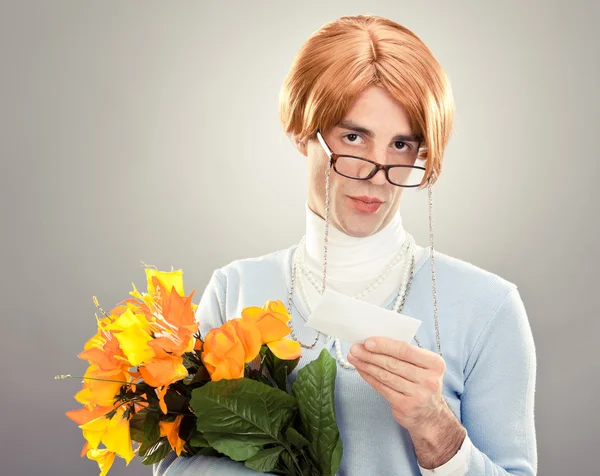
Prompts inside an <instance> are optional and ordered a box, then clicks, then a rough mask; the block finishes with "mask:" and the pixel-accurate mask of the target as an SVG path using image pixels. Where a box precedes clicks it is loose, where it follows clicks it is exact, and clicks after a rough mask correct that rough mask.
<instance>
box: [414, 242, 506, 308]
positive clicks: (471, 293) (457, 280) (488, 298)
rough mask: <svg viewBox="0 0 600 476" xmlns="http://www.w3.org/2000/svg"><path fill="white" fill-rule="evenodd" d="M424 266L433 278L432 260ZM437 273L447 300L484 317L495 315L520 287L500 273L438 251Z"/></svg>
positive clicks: (440, 287) (436, 276)
mask: <svg viewBox="0 0 600 476" xmlns="http://www.w3.org/2000/svg"><path fill="white" fill-rule="evenodd" d="M425 253H426V256H429V250H428V249H425ZM423 268H425V269H423V270H422V274H423V275H424V277H426V278H427V280H431V264H430V261H429V259H427V260H426V262H425V263H424V264H423ZM434 272H435V281H436V287H437V288H438V291H439V292H440V293H441V294H442V295H443V299H444V302H445V303H446V304H447V305H456V306H457V307H459V308H462V309H464V310H465V311H467V310H468V311H471V312H473V313H474V314H475V315H477V316H479V318H480V319H481V317H482V316H491V315H492V314H493V313H494V312H495V311H496V310H497V309H498V307H499V306H500V305H502V303H503V302H504V301H505V300H506V298H507V297H508V296H509V295H511V293H513V291H515V290H516V289H517V284H516V283H514V282H512V281H509V280H508V279H506V278H504V277H502V276H500V275H498V274H497V273H494V272H492V271H489V270H486V269H484V268H482V267H480V266H478V265H476V264H473V263H471V262H469V261H466V260H464V259H460V258H457V257H454V256H450V255H448V254H446V253H442V252H440V251H437V250H436V251H435V254H434ZM513 294H514V293H513ZM465 306H466V307H467V308H468V309H465Z"/></svg>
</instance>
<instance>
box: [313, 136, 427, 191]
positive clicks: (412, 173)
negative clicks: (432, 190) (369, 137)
mask: <svg viewBox="0 0 600 476" xmlns="http://www.w3.org/2000/svg"><path fill="white" fill-rule="evenodd" d="M317 139H319V142H320V143H321V146H322V147H323V149H324V150H325V153H326V154H327V156H328V157H329V166H330V167H331V166H333V170H335V172H337V173H338V174H340V175H342V176H343V177H347V178H350V179H354V180H369V179H371V178H373V177H374V176H375V174H376V173H377V172H379V171H380V170H383V171H384V173H385V178H386V179H387V181H388V182H389V183H391V184H392V185H395V186H397V187H418V186H419V185H421V183H422V182H423V178H424V177H425V171H426V168H425V164H426V160H425V159H420V158H419V146H416V147H413V148H412V150H408V151H407V152H406V153H405V154H404V156H403V159H402V160H403V161H404V162H406V163H405V164H391V165H382V164H379V163H377V162H374V161H372V160H369V159H365V158H364V157H357V156H354V155H347V154H336V153H335V152H333V151H332V150H331V148H330V147H329V146H328V145H327V142H325V139H324V138H323V135H322V134H321V131H319V130H317ZM419 145H420V143H419ZM422 148H425V147H422Z"/></svg>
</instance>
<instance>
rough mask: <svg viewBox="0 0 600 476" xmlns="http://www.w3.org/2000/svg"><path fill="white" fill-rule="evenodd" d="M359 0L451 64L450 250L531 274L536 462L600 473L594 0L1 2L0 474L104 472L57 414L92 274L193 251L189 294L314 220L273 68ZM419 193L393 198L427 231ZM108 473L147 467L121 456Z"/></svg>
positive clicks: (439, 188) (176, 259) (174, 260)
mask: <svg viewBox="0 0 600 476" xmlns="http://www.w3.org/2000/svg"><path fill="white" fill-rule="evenodd" d="M359 13H373V14H378V15H382V16H387V17H389V18H391V19H393V20H395V21H397V22H399V23H401V24H404V25H406V26H407V27H409V28H410V29H412V30H413V31H414V32H415V33H417V34H418V35H419V36H420V37H421V38H422V39H423V40H424V41H425V43H427V44H428V46H429V47H430V48H431V49H432V50H433V52H434V54H435V55H436V56H437V58H438V59H439V61H440V62H441V63H442V65H443V66H444V67H445V69H446V71H447V73H448V75H449V77H450V80H451V83H452V86H453V90H454V94H455V98H456V103H457V115H456V129H455V133H454V135H453V137H452V139H451V142H450V145H449V148H448V151H447V155H446V158H445V163H444V171H443V173H442V176H441V178H440V180H439V181H438V183H437V185H436V187H435V188H434V227H435V236H436V248H437V249H438V250H439V251H442V252H444V253H447V254H450V255H452V256H455V257H458V258H461V259H463V260H466V261H469V262H472V263H474V264H476V265H477V266H480V267H482V268H484V269H487V270H490V271H492V272H494V273H497V274H499V275H501V276H503V277H505V278H506V279H508V280H510V281H513V282H515V283H517V284H518V286H519V288H520V290H521V294H522V297H523V300H524V302H525V305H526V308H527V310H528V314H529V318H530V322H531V326H532V328H533V333H534V338H535V343H536V347H537V356H538V385H537V393H536V424H537V425H536V426H537V431H538V447H539V468H540V472H539V474H541V475H548V476H550V475H556V476H562V475H565V474H573V470H576V473H577V474H582V475H591V474H600V469H598V468H600V463H598V462H597V454H595V453H594V449H595V450H596V451H597V449H598V447H599V446H600V438H599V429H600V425H599V417H598V404H597V394H598V389H599V384H598V373H599V372H598V370H599V365H598V363H599V360H600V359H599V358H598V346H597V339H598V335H599V331H600V324H599V323H600V321H599V320H598V311H597V305H596V299H595V298H597V297H598V284H599V283H598V277H597V276H598V275H597V267H598V264H599V252H598V248H597V242H598V230H599V225H600V223H599V222H600V220H599V215H600V213H599V210H598V208H599V207H598V196H597V194H596V190H595V188H596V187H597V184H598V179H599V178H600V170H599V154H598V152H597V150H598V148H597V139H598V135H599V132H598V129H599V128H598V126H599V121H598V111H599V106H600V104H599V97H598V90H597V88H598V84H599V72H600V68H599V61H600V60H599V58H600V53H599V48H598V45H599V35H598V21H599V20H600V15H599V7H598V2H595V1H591V0H590V1H583V0H582V1H578V2H575V1H571V2H566V1H565V2H539V1H538V2H520V1H515V0H513V1H510V2H481V1H472V2H414V1H391V0H390V1H369V2H364V1H363V2H358V1H352V0H345V1H343V2H317V1H312V2H311V1H303V2H297V1H296V2H288V1H286V2H274V1H273V2H258V1H255V2H242V1H238V2H231V1H219V2H212V1H211V2H207V1H197V2H148V1H145V2H133V1H129V2H116V1H113V2H108V1H107V2H85V1H56V0H55V1H50V0H48V1H38V2H31V1H18V2H17V1H15V2H12V4H10V3H6V2H4V3H2V7H1V10H0V64H1V67H2V74H1V87H0V110H1V115H0V134H1V140H0V144H1V145H0V147H1V158H2V160H1V164H2V169H1V174H0V200H1V203H2V207H1V212H0V213H1V216H0V219H1V221H0V223H1V225H0V226H1V229H2V233H1V235H0V236H1V240H2V246H1V248H0V249H1V253H2V255H1V260H2V261H1V262H2V265H3V269H4V271H3V272H2V273H1V274H0V279H1V282H0V285H1V292H2V298H1V299H0V306H1V317H2V321H1V326H2V337H3V338H2V344H1V346H0V366H1V371H2V374H1V375H2V382H3V388H2V391H1V392H0V408H1V409H2V420H1V421H2V423H1V425H2V430H1V432H0V434H1V438H2V441H1V444H0V458H1V461H2V467H1V468H0V473H1V474H3V475H11V476H17V475H41V474H44V475H97V474H98V471H97V468H96V464H95V463H94V462H93V461H89V460H87V459H86V458H84V459H80V458H79V451H80V449H81V446H82V444H83V439H82V436H81V432H80V430H79V429H78V428H77V425H76V424H74V423H73V422H71V421H70V420H68V419H67V418H66V417H65V415H64V412H65V411H67V410H70V409H75V408H79V404H78V403H77V402H76V401H75V400H73V395H74V394H75V392H76V391H77V390H78V389H79V387H80V384H79V381H78V380H66V381H55V380H53V376H54V375H56V374H65V373H71V374H73V375H81V374H82V373H83V372H84V370H85V367H86V364H85V362H83V361H81V360H79V359H77V358H76V354H77V353H78V352H80V351H81V350H82V346H83V343H84V342H85V340H87V339H88V338H89V337H90V336H91V335H92V334H93V332H94V330H95V318H94V312H95V311H96V309H95V307H94V305H93V302H92V296H93V295H95V296H97V297H98V299H99V300H100V304H101V305H102V306H103V307H105V308H107V309H110V308H111V307H112V306H114V305H115V304H116V303H117V302H119V301H120V300H122V299H125V298H127V297H129V296H128V295H127V293H128V292H129V291H130V290H131V289H132V288H131V283H132V282H135V283H136V285H137V286H138V288H140V287H141V288H144V272H143V269H142V264H141V261H144V262H145V263H148V264H153V265H156V266H157V267H159V268H160V269H163V270H166V269H170V268H171V266H173V267H175V268H176V269H179V268H183V270H184V272H185V275H184V276H185V283H186V292H189V291H191V290H192V289H196V294H195V297H196V299H195V300H194V302H198V299H199V298H200V295H201V293H202V291H203V289H204V286H205V285H206V283H207V280H208V278H209V276H210V274H211V272H212V270H213V269H214V268H216V267H220V266H223V265H224V264H226V263H228V262H230V261H232V260H234V259H237V258H242V257H247V256H256V255H261V254H264V253H267V252H270V251H274V250H276V249H280V248H283V247H287V246H290V245H291V244H293V243H294V242H296V241H297V240H298V239H299V238H300V236H301V235H302V233H303V229H304V203H305V200H306V169H305V162H304V158H303V157H302V156H301V155H300V154H299V153H298V152H296V151H295V150H294V148H293V147H292V145H291V144H290V143H289V141H288V140H287V139H286V138H285V136H284V135H283V134H282V132H281V126H280V124H279V122H278V115H277V96H278V93H279V88H280V86H281V83H282V81H283V78H284V76H285V74H286V72H287V70H288V68H289V66H290V64H291V62H292V59H293V57H294V55H295V54H296V52H297V50H298V49H299V48H300V46H301V44H302V43H303V42H304V41H305V40H306V38H307V37H308V36H309V35H310V34H311V33H312V32H313V31H315V30H316V29H318V28H319V27H320V26H321V25H323V24H324V23H325V22H327V21H329V20H333V19H335V18H337V17H339V16H342V15H348V14H359ZM426 199H427V193H426V191H422V192H416V193H406V194H405V195H404V196H403V201H402V205H401V213H402V216H403V219H404V224H405V226H406V228H407V229H408V230H409V231H410V232H411V233H413V234H414V236H415V237H416V239H417V242H418V243H419V244H421V245H424V246H427V243H428V233H427V200H426ZM439 285H443V283H439ZM490 404H491V405H493V402H490ZM490 411H493V409H490ZM109 474H111V475H113V476H117V475H129V476H133V475H147V474H150V469H149V468H147V467H143V466H142V465H140V464H139V463H138V462H137V459H136V460H134V462H132V463H131V464H130V467H129V468H127V469H125V465H124V462H123V460H121V459H119V458H117V461H116V462H115V465H114V466H113V469H112V470H111V472H110V473H109Z"/></svg>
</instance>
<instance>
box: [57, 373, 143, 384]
mask: <svg viewBox="0 0 600 476" xmlns="http://www.w3.org/2000/svg"><path fill="white" fill-rule="evenodd" d="M67 378H80V379H83V380H99V381H100V382H115V383H123V384H126V385H133V384H134V382H125V381H124V380H111V379H107V378H94V377H79V376H77V375H70V374H67V375H55V376H54V380H64V379H67Z"/></svg>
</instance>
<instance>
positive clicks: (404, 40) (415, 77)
mask: <svg viewBox="0 0 600 476" xmlns="http://www.w3.org/2000/svg"><path fill="white" fill-rule="evenodd" d="M371 85H379V86H381V87H383V88H384V89H386V90H387V91H388V92H389V93H390V95H391V96H392V97H393V98H394V99H396V100H397V101H398V102H399V103H400V104H401V105H402V106H403V107H404V108H405V109H406V111H407V113H408V115H409V118H410V123H411V128H412V132H413V133H414V134H418V135H420V136H422V137H423V142H424V144H422V145H425V146H426V148H424V149H423V150H422V151H421V152H420V158H423V159H426V160H427V162H426V169H427V170H426V173H425V178H424V179H423V182H422V183H421V188H423V187H424V186H425V185H426V179H427V177H429V176H430V175H431V174H432V173H433V179H432V182H435V181H436V180H437V177H438V176H439V175H440V173H441V169H442V158H443V156H444V149H445V148H446V144H447V143H448V139H449V138H450V134H451V130H452V124H453V120H454V99H453V97H452V91H451V89H450V82H449V80H448V78H447V76H446V74H445V72H444V70H443V69H442V67H441V65H440V64H439V63H438V61H437V60H436V59H435V57H434V56H433V53H432V52H431V51H430V50H429V48H428V47H427V46H426V45H425V43H423V41H421V39H420V38H419V37H418V36H417V35H415V34H414V33H413V32H411V31H410V30H408V29H407V28H405V27H403V26H402V25H399V24H398V23H395V22H393V21H391V20H388V19H386V18H382V17H379V16H374V15H358V16H345V17H341V18H338V19H337V20H334V21H331V22H329V23H326V24H325V25H323V26H322V27H321V28H320V29H319V30H317V31H316V32H314V33H313V34H312V35H311V36H310V37H309V38H308V40H307V41H306V42H305V43H304V44H303V45H302V47H301V48H300V51H299V52H298V53H297V55H296V57H295V58H294V61H293V63H292V66H291V68H290V71H289V73H288V74H287V76H286V78H285V80H284V82H283V86H282V88H281V92H280V95H279V117H280V119H281V122H282V125H283V129H284V132H285V133H286V134H287V135H288V136H289V137H290V138H292V140H295V141H306V140H308V139H312V138H314V137H315V135H316V132H317V129H320V130H321V131H325V130H327V129H329V128H330V127H333V126H334V125H335V124H337V123H338V122H339V121H340V120H342V119H343V117H344V115H345V114H346V112H347V110H348V108H349V107H350V105H351V104H352V102H353V100H354V99H355V98H356V97H357V96H358V94H360V93H361V92H362V91H363V90H364V89H365V88H367V87H369V86H371Z"/></svg>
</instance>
